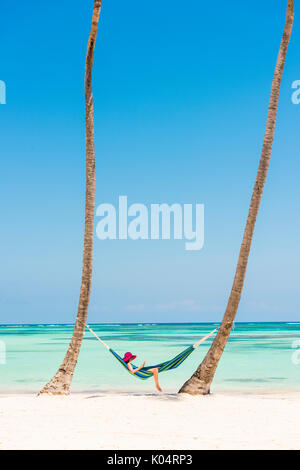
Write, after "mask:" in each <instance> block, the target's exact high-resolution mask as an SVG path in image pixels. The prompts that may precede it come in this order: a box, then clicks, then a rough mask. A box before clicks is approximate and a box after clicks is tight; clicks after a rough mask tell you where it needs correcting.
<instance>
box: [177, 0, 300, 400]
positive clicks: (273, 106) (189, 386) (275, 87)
mask: <svg viewBox="0 0 300 470" xmlns="http://www.w3.org/2000/svg"><path fill="white" fill-rule="evenodd" d="M293 20H294V0H288V3H287V17H286V24H285V28H284V31H283V36H282V40H281V44H280V49H279V54H278V59H277V63H276V67H275V73H274V77H273V82H272V89H271V97H270V103H269V112H268V117H267V125H266V131H265V136H264V142H263V148H262V153H261V158H260V162H259V168H258V172H257V176H256V181H255V185H254V190H253V193H252V198H251V203H250V209H249V213H248V218H247V223H246V228H245V231H244V237H243V241H242V245H241V249H240V254H239V259H238V263H237V267H236V272H235V277H234V281H233V285H232V289H231V293H230V297H229V300H228V304H227V308H226V311H225V314H224V317H223V320H222V323H221V326H220V329H219V331H218V334H217V336H216V338H215V339H214V341H213V343H212V345H211V347H210V349H209V351H208V353H207V355H206V356H205V358H204V360H203V361H202V363H201V364H200V365H199V367H198V369H197V370H196V371H195V373H194V374H193V375H192V377H191V378H190V379H189V380H188V381H187V382H186V383H185V384H184V385H183V386H182V388H181V389H180V390H179V392H180V393H190V394H192V395H196V394H202V395H204V394H208V393H209V392H210V385H211V382H212V380H213V377H214V374H215V371H216V368H217V366H218V363H219V360H220V358H221V356H222V353H223V351H224V348H225V345H226V343H227V340H228V337H229V335H230V331H231V328H232V325H233V322H234V318H235V315H236V312H237V309H238V305H239V302H240V298H241V293H242V289H243V284H244V279H245V274H246V268H247V263H248V257H249V252H250V247H251V242H252V237H253V232H254V227H255V222H256V217H257V213H258V209H259V205H260V201H261V197H262V194H263V189H264V184H265V181H266V177H267V173H268V169H269V163H270V158H271V151H272V145H273V138H274V131H275V123H276V115H277V108H278V99H279V91H280V84H281V79H282V73H283V69H284V64H285V58H286V53H287V48H288V44H289V41H290V37H291V32H292V26H293Z"/></svg>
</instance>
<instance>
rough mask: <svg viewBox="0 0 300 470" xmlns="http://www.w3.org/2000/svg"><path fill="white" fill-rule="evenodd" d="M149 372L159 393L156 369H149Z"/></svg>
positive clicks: (160, 390)
mask: <svg viewBox="0 0 300 470" xmlns="http://www.w3.org/2000/svg"><path fill="white" fill-rule="evenodd" d="M149 371H150V372H152V374H153V378H154V382H155V386H156V388H157V390H158V391H159V392H162V389H161V388H160V385H159V383H158V367H155V368H154V369H149Z"/></svg>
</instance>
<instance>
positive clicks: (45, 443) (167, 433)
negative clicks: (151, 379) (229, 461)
mask: <svg viewBox="0 0 300 470" xmlns="http://www.w3.org/2000/svg"><path fill="white" fill-rule="evenodd" d="M299 421H300V393H291V392H286V393H283V392H281V393H261V394H243V395H242V394H237V393H233V394H229V393H226V394H225V393H223V394H219V393H218V394H212V395H209V396H205V397H201V396H189V395H177V394H161V395H158V394H148V395H143V394H126V393H124V394H114V393H113V394H109V393H94V394H92V393H91V394H72V395H70V396H68V397H49V396H41V397H37V396H35V395H30V394H28V395H25V394H24V395H21V394H20V395H18V394H10V395H8V394H7V395H0V449H2V450H3V449H157V450H158V449H300V436H299Z"/></svg>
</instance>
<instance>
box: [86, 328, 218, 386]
mask: <svg viewBox="0 0 300 470" xmlns="http://www.w3.org/2000/svg"><path fill="white" fill-rule="evenodd" d="M86 327H87V328H88V329H89V330H90V332H91V333H92V334H93V335H94V336H96V338H97V339H98V340H99V341H100V343H102V344H103V345H104V346H105V347H106V349H108V351H109V352H111V354H112V355H113V356H114V357H115V358H116V359H117V360H118V361H119V362H120V364H122V366H123V367H125V369H126V370H127V371H128V372H129V373H130V374H131V372H130V370H129V369H128V366H127V364H126V362H124V361H123V359H122V358H121V357H120V356H119V354H117V353H116V352H115V351H114V350H113V349H112V348H110V347H109V346H108V345H107V344H105V343H104V341H102V339H100V338H99V337H98V336H97V335H96V333H95V332H94V331H93V330H92V329H91V328H90V327H89V326H88V325H86ZM215 331H217V330H213V331H212V332H211V333H209V334H208V335H206V336H204V338H202V339H200V341H198V342H197V343H195V344H193V345H191V346H189V347H188V348H186V349H185V350H184V351H182V352H181V353H180V354H178V355H177V356H175V357H174V359H170V360H169V361H166V362H161V363H160V364H155V365H154V366H147V367H143V368H142V369H140V370H139V371H137V372H135V373H134V374H132V375H135V376H136V377H138V378H139V379H142V380H146V379H149V377H152V376H153V373H152V372H150V370H149V369H154V368H156V367H158V368H159V369H158V372H165V371H166V370H172V369H176V367H178V366H180V364H182V363H183V361H185V360H186V359H187V358H188V357H189V355H190V354H191V353H192V352H193V351H194V350H195V349H196V348H197V347H198V346H199V344H201V343H203V342H204V341H205V340H206V339H207V338H209V337H210V336H211V335H212V334H213V333H214V332H215ZM132 368H133V369H137V367H136V366H134V365H133V364H132Z"/></svg>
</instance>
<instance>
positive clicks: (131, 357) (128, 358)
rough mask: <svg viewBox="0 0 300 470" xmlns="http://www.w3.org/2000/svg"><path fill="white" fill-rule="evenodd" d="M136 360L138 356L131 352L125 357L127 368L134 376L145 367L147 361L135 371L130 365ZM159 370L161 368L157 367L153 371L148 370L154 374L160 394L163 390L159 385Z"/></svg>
mask: <svg viewBox="0 0 300 470" xmlns="http://www.w3.org/2000/svg"><path fill="white" fill-rule="evenodd" d="M135 358H136V356H135V355H134V354H132V353H131V352H127V353H125V355H124V357H123V361H124V362H126V364H127V367H128V369H129V370H130V372H131V373H132V374H135V373H136V372H138V371H139V370H141V369H142V368H143V367H144V366H145V363H146V361H144V362H143V364H142V365H140V366H139V367H137V368H136V369H134V368H133V367H132V365H131V364H130V363H131V362H132V361H134V359H135ZM158 369H159V367H155V368H153V369H148V370H149V372H152V374H153V378H154V382H155V386H156V388H157V390H158V391H159V392H162V389H161V388H160V385H159V383H158Z"/></svg>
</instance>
